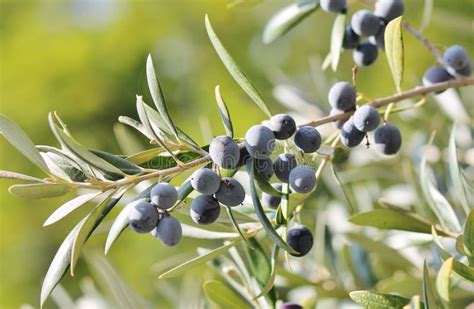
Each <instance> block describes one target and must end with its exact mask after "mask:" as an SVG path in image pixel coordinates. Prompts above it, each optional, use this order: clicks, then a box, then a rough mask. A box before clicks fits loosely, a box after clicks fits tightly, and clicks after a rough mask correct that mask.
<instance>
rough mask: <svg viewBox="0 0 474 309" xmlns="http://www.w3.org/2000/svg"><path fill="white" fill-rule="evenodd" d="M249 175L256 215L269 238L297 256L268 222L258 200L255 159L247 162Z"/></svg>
mask: <svg viewBox="0 0 474 309" xmlns="http://www.w3.org/2000/svg"><path fill="white" fill-rule="evenodd" d="M247 173H248V175H249V178H250V184H249V185H250V194H251V196H252V201H253V205H254V207H255V213H256V214H257V217H258V219H259V220H260V223H261V224H262V226H263V228H264V229H265V231H266V232H267V234H268V236H269V237H270V238H271V239H272V240H273V241H274V242H275V244H276V245H278V246H279V247H280V248H281V249H283V250H285V251H288V252H289V253H292V254H297V253H298V252H296V251H295V250H294V249H293V248H291V247H290V246H289V245H288V244H287V243H286V242H285V241H284V240H283V239H282V238H281V236H280V235H278V233H277V231H275V229H274V228H273V226H272V224H271V222H270V220H268V218H267V215H266V214H265V211H264V209H263V207H262V204H261V203H260V200H259V199H258V195H257V190H256V189H255V167H254V161H253V159H250V160H249V161H248V162H247Z"/></svg>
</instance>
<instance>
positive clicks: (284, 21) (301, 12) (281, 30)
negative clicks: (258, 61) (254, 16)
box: [263, 1, 319, 44]
mask: <svg viewBox="0 0 474 309" xmlns="http://www.w3.org/2000/svg"><path fill="white" fill-rule="evenodd" d="M318 7H319V1H306V3H305V4H301V3H293V4H290V5H288V6H286V7H284V8H283V9H281V10H280V11H278V12H277V13H276V14H275V15H274V16H273V17H272V18H271V19H270V20H269V21H268V22H267V24H266V25H265V29H264V30H263V42H264V43H265V44H270V43H272V42H273V41H275V40H276V39H278V38H280V37H281V36H283V35H284V34H285V33H287V32H288V31H290V30H291V29H293V28H294V27H295V26H296V25H298V24H299V23H300V22H302V21H303V20H304V19H305V18H306V17H308V16H309V15H310V14H311V13H313V12H314V11H315V10H316V9H317V8H318Z"/></svg>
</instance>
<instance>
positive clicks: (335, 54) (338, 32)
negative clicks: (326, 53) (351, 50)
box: [330, 14, 346, 72]
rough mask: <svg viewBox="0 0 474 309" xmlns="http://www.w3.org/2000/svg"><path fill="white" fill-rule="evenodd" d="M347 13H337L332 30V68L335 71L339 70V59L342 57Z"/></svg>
mask: <svg viewBox="0 0 474 309" xmlns="http://www.w3.org/2000/svg"><path fill="white" fill-rule="evenodd" d="M345 21H346V14H339V15H337V17H336V19H335V20H334V25H333V26H332V31H331V51H330V53H331V68H332V70H333V71H334V72H336V70H337V65H338V64H339V59H340V57H341V50H342V41H343V39H344V30H345V28H346V24H345Z"/></svg>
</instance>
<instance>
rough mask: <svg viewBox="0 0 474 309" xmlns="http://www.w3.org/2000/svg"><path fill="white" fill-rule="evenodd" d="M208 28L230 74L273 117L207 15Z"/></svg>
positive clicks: (211, 38)
mask: <svg viewBox="0 0 474 309" xmlns="http://www.w3.org/2000/svg"><path fill="white" fill-rule="evenodd" d="M205 21H206V30H207V34H208V35H209V39H210V40H211V42H212V45H213V46H214V48H215V50H216V52H217V54H218V55H219V57H220V58H221V60H222V63H224V65H225V67H226V68H227V70H228V71H229V73H230V75H232V77H233V78H234V79H235V81H236V82H237V83H238V84H239V85H240V87H242V89H243V90H244V91H245V92H246V93H247V94H248V96H249V97H250V98H251V99H252V100H253V101H254V102H255V103H256V104H257V105H258V107H260V109H261V110H262V111H263V112H264V113H265V114H266V115H267V116H269V117H271V115H272V114H271V113H270V110H269V109H268V107H267V105H266V103H265V101H264V100H263V98H262V96H261V95H260V93H259V92H258V91H257V89H256V88H255V87H254V86H253V85H252V83H251V82H250V81H249V80H248V78H247V76H246V75H245V74H244V72H242V70H241V69H240V68H239V67H238V65H237V64H236V63H235V61H234V59H232V57H231V56H230V55H229V53H228V52H227V50H226V49H225V47H224V46H223V45H222V43H221V41H220V40H219V38H218V37H217V35H216V33H215V32H214V29H213V28H212V26H211V22H210V21H209V17H208V16H207V15H206V20H205Z"/></svg>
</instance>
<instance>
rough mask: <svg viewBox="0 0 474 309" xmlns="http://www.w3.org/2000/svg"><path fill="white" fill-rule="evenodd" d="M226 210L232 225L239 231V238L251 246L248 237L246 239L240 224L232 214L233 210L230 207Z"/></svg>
mask: <svg viewBox="0 0 474 309" xmlns="http://www.w3.org/2000/svg"><path fill="white" fill-rule="evenodd" d="M225 208H226V210H227V215H228V216H229V219H230V221H231V222H232V225H233V226H234V228H235V230H236V231H237V233H238V234H239V236H240V237H241V238H242V240H243V241H245V243H246V244H247V245H249V246H250V244H249V242H248V240H247V237H245V235H244V233H243V232H242V230H241V229H240V227H239V223H238V222H237V220H236V219H235V217H234V214H233V212H232V208H231V207H228V206H226V207H225Z"/></svg>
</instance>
